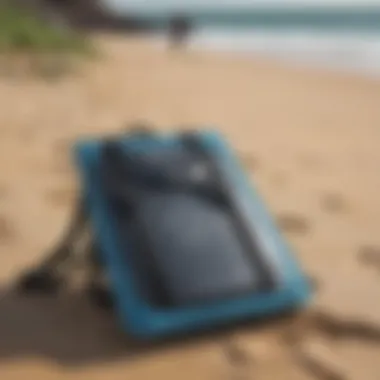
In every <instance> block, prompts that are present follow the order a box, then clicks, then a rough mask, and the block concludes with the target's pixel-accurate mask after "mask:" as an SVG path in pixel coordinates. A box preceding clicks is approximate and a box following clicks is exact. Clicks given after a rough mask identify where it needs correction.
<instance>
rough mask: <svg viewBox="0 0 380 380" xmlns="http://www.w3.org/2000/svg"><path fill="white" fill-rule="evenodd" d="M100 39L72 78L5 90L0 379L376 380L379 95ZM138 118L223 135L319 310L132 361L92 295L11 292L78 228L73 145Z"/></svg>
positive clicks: (271, 67)
mask: <svg viewBox="0 0 380 380" xmlns="http://www.w3.org/2000/svg"><path fill="white" fill-rule="evenodd" d="M97 39H98V44H99V46H100V49H101V52H102V55H101V57H99V58H98V59H96V60H93V61H91V62H88V63H84V64H83V65H82V66H81V67H80V71H79V72H78V73H75V74H74V75H73V76H69V77H67V78H65V79H61V80H57V81H43V80H40V79H36V78H18V77H1V78H0V378H1V379H4V380H16V379H17V380H18V379H20V380H21V379H22V380H24V379H28V378H30V379H34V378H35V379H37V378H38V379H41V380H44V379H46V380H53V379H54V380H55V379H57V380H58V379H79V380H81V379H83V380H84V379H93V380H96V379H99V380H100V379H109V380H117V379H133V380H135V379H136V380H138V379H151V378H155V379H183V380H186V379H189V380H190V379H191V380H193V379H200V380H202V379H205V380H211V379H215V380H219V379H220V380H221V379H231V380H232V379H252V380H253V379H254V380H274V379H277V378H278V379H279V378H281V379H282V380H288V379H289V380H298V379H300V380H301V379H302V380H303V379H305V380H306V379H307V380H308V379H310V380H311V379H315V378H319V379H350V380H351V379H357V380H377V379H379V373H380V362H379V360H378V358H379V355H380V304H379V303H378V300H379V299H380V297H379V296H380V286H379V284H380V283H379V273H380V272H379V271H380V264H379V265H378V266H377V265H376V259H377V261H378V262H380V235H379V226H380V201H379V199H378V198H379V196H378V192H379V189H380V176H379V167H380V149H379V142H380V129H379V125H380V81H376V80H375V79H373V80H371V79H369V78H362V77H360V76H359V75H358V76H353V75H352V76H351V75H344V74H339V73H336V72H335V73H332V72H328V71H327V70H325V71H318V70H316V69H310V68H308V69H306V68H304V69H302V68H299V67H298V68H296V67H292V66H291V65H285V64H280V63H276V62H272V61H268V60H264V59H260V58H259V57H256V58H255V57H252V58H251V59H248V58H243V57H240V58H239V57H238V56H229V55H227V54H225V53H223V54H221V53H219V54H218V53H212V54H210V53H206V52H195V51H183V52H181V51H169V50H166V49H162V48H159V47H157V46H155V45H154V44H152V43H151V42H150V41H149V40H148V39H144V38H129V39H128V38H121V37H116V36H101V37H98V38H97ZM136 120H147V121H150V122H153V123H154V124H155V125H157V128H158V129H162V130H168V129H170V130H171V129H180V128H187V127H189V126H194V125H195V126H198V127H199V128H203V127H204V128H208V127H212V128H217V129H219V130H220V131H222V133H223V134H225V135H226V137H227V138H228V139H229V140H230V141H231V144H232V145H233V146H234V148H235V150H236V152H237V153H238V155H239V156H240V158H241V160H242V162H243V163H244V165H245V167H246V170H247V172H249V174H250V176H251V178H252V180H254V182H255V184H256V185H257V187H258V189H259V190H260V192H261V194H262V196H263V198H264V199H265V200H266V201H267V204H268V206H269V208H270V209H271V211H272V213H273V215H274V217H275V218H276V220H277V221H278V223H279V226H280V227H281V229H282V230H283V232H284V234H285V236H286V237H287V239H288V240H289V243H290V244H291V245H292V246H293V247H294V250H295V252H296V254H297V256H298V258H299V259H300V261H301V263H302V265H303V267H304V268H305V270H306V271H307V272H308V273H309V274H310V275H311V276H313V278H315V279H316V280H317V283H318V292H317V294H316V296H315V300H314V303H313V305H312V307H311V310H309V311H308V312H305V313H303V314H302V315H300V316H299V317H298V318H296V319H295V320H291V321H279V322H275V323H272V324H270V325H269V326H265V328H264V327H263V328H258V327H255V326H249V327H237V328H235V329H233V330H228V331H224V332H221V333H216V334H211V335H210V336H207V335H206V336H202V337H194V338H193V339H190V340H186V342H181V341H179V342H175V343H171V344H165V345H164V346H159V347H149V348H144V349H137V348H136V347H135V346H134V345H132V344H131V343H130V342H128V339H127V338H125V337H123V335H122V334H121V333H120V331H119V329H118V326H117V324H116V322H115V320H114V318H113V317H112V316H111V315H109V314H108V313H106V312H100V311H99V310H98V309H96V308H95V307H94V306H93V305H92V304H91V303H90V302H88V300H87V299H86V298H85V297H84V296H83V295H81V294H77V293H75V292H70V291H67V292H63V293H62V294H60V295H59V296H58V297H56V298H43V297H42V298H28V297H22V296H20V295H16V294H14V292H13V291H12V285H13V283H14V281H15V280H16V279H17V276H18V275H19V274H20V272H22V271H23V270H25V269H26V268H28V267H29V266H31V265H33V264H34V263H36V262H38V260H39V259H40V258H41V257H42V256H43V255H44V254H45V253H46V251H47V250H48V249H49V248H50V247H51V246H52V245H53V244H54V243H55V242H56V240H57V239H58V238H59V236H60V235H61V233H62V231H63V229H64V227H65V225H66V222H67V220H68V217H69V215H70V212H71V209H72V207H73V203H74V200H75V198H76V196H77V188H78V183H77V178H76V173H75V170H74V167H73V165H72V162H71V156H70V146H71V143H72V142H73V141H74V140H75V139H77V138H78V137H83V136H89V135H95V136H96V135H102V134H108V133H115V132H119V131H121V130H123V128H126V127H127V126H128V124H129V123H131V122H134V121H136ZM363 255H364V256H365V255H367V256H368V255H370V256H374V258H372V260H367V261H365V260H363ZM329 376H330V377H329ZM334 376H335V377H334ZM339 376H340V377H339Z"/></svg>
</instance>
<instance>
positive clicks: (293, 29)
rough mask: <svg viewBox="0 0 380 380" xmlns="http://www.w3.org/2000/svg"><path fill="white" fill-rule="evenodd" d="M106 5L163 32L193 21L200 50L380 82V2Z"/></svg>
mask: <svg viewBox="0 0 380 380" xmlns="http://www.w3.org/2000/svg"><path fill="white" fill-rule="evenodd" d="M101 1H102V3H103V5H104V6H105V7H106V8H107V9H108V10H110V11H111V12H113V13H115V14H117V15H119V16H123V15H126V16H127V15H128V16H136V17H140V18H143V19H146V20H148V21H150V22H151V23H153V24H156V25H162V26H165V25H166V22H167V20H168V19H169V18H170V16H172V15H173V14H178V13H183V14H186V15H189V16H190V17H191V19H192V22H193V25H194V28H193V32H192V34H191V37H190V41H189V44H190V46H191V48H194V49H208V50H217V51H231V52H235V53H238V54H244V55H252V56H257V55H260V56H264V57H271V58H274V59H278V60H282V61H286V62H289V63H292V64H298V65H311V66H318V67H322V66H323V67H328V68H331V69H334V70H344V71H353V72H357V73H362V74H364V75H370V76H380V0H318V1H316V0H101ZM157 40H158V41H161V43H162V42H163V41H164V40H165V37H163V36H161V37H158V39H157Z"/></svg>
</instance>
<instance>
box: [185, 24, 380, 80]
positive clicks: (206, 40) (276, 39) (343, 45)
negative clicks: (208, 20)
mask: <svg viewBox="0 0 380 380" xmlns="http://www.w3.org/2000/svg"><path fill="white" fill-rule="evenodd" d="M189 43H190V46H191V47H192V48H193V49H202V50H214V51H223V52H234V53H236V54H242V55H245V56H252V57H253V56H259V57H260V56H261V57H264V58H273V59H275V60H279V61H283V62H286V63H290V64H293V65H300V66H312V67H316V68H317V67H320V68H329V69H332V70H338V71H345V72H352V73H358V74H363V75H368V76H372V77H379V78H380V32H366V33H364V32H362V33H357V32H344V33H342V32H323V31H319V32H318V31H317V32H316V31H314V30H307V29H303V30H302V31H300V30H299V29H293V30H292V29H286V30H276V31H269V30H267V29H256V28H254V29H245V30H234V29H228V28H225V29H223V28H220V29H215V28H203V29H202V28H201V29H199V30H197V31H196V32H195V33H194V34H193V35H192V37H191V38H190V41H189Z"/></svg>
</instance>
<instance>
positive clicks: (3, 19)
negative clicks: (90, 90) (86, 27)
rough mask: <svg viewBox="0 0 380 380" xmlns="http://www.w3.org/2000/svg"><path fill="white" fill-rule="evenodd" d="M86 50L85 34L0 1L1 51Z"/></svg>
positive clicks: (44, 51)
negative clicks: (55, 24) (58, 25)
mask: <svg viewBox="0 0 380 380" xmlns="http://www.w3.org/2000/svg"><path fill="white" fill-rule="evenodd" d="M9 51H30V52H42V53H59V52H64V53H85V52H88V51H89V45H88V43H87V41H86V40H85V39H84V37H83V36H81V35H78V34H77V33H74V32H73V31H72V30H69V29H66V28H59V27H55V26H54V25H52V24H51V23H49V22H48V21H47V20H44V19H43V18H39V17H37V16H36V15H35V14H34V13H32V12H31V11H28V10H26V9H22V8H19V7H16V6H13V5H11V4H0V52H9Z"/></svg>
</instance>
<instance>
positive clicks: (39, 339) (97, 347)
mask: <svg viewBox="0 0 380 380" xmlns="http://www.w3.org/2000/svg"><path fill="white" fill-rule="evenodd" d="M289 318H290V319H292V314H290V315H285V316H281V317H280V319H279V318H278V317H277V318H274V319H270V320H267V319H266V320H265V321H255V322H252V321H251V322H248V323H244V324H243V325H241V324H240V325H239V327H236V326H235V327H233V326H231V327H222V328H218V329H215V330H212V331H206V332H203V333H197V334H195V335H193V334H191V335H190V334H189V335H185V336H184V335H182V336H180V337H176V338H170V339H166V340H164V341H159V342H155V343H141V342H140V343H139V342H136V341H133V340H132V339H129V338H128V337H126V336H125V334H124V333H123V332H122V331H121V329H120V328H119V326H118V323H117V320H116V317H115V316H114V314H113V313H112V312H110V311H106V310H101V309H99V308H98V307H96V306H95V305H93V304H92V303H91V302H90V301H89V299H87V297H86V296H85V295H84V294H81V293H79V292H78V293H75V292H74V293H68V294H61V295H59V296H55V297H49V296H43V297H42V296H27V295H20V294H17V293H16V292H15V291H13V290H7V291H1V292H0V337H1V339H0V362H1V361H4V360H10V359H12V360H14V359H22V358H24V357H30V356H34V357H43V358H45V359H48V360H51V361H53V362H55V363H57V364H60V365H64V366H74V367H75V366H81V365H87V364H89V363H91V362H98V363H99V362H107V361H113V360H117V359H120V358H122V359H123V360H132V359H134V358H136V357H137V356H139V357H140V356H145V355H148V354H149V353H152V352H156V351H157V350H162V349H165V348H176V347H178V348H180V347H183V346H186V345H191V344H198V343H201V342H202V341H210V340H213V341H215V342H218V341H220V343H222V344H223V343H226V342H227V341H228V336H229V334H231V333H233V332H234V331H236V329H241V328H242V327H243V328H250V329H251V331H254V329H259V328H263V327H265V326H267V325H268V324H269V325H272V324H273V323H276V322H280V323H281V324H282V323H284V322H285V323H287V321H288V320H289Z"/></svg>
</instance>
